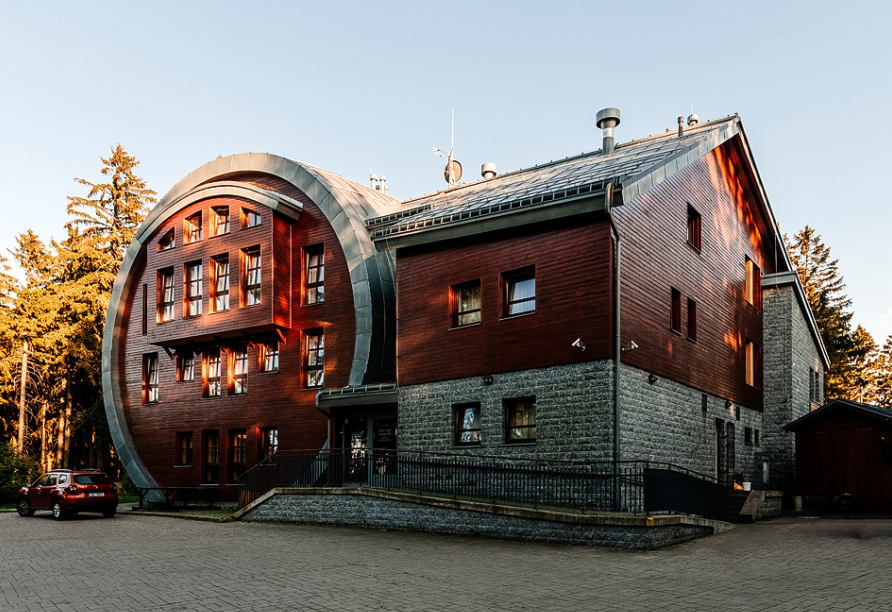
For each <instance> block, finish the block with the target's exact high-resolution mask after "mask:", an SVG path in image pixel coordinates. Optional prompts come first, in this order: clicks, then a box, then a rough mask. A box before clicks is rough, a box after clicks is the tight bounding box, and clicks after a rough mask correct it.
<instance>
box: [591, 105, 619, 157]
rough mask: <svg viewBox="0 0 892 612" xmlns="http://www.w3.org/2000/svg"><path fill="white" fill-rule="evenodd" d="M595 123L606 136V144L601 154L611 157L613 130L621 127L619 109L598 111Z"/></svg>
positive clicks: (602, 147)
mask: <svg viewBox="0 0 892 612" xmlns="http://www.w3.org/2000/svg"><path fill="white" fill-rule="evenodd" d="M595 121H596V123H597V125H598V127H599V128H601V132H602V134H603V135H604V144H603V145H602V146H601V153H602V154H604V155H610V154H611V153H613V128H615V127H616V126H618V125H619V109H618V108H604V109H601V110H599V111H598V115H597V117H596V118H595Z"/></svg>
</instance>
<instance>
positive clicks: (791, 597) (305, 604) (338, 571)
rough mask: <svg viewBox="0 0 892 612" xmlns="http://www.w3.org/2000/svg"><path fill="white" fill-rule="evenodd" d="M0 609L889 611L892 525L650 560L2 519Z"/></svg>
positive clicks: (464, 542)
mask: <svg viewBox="0 0 892 612" xmlns="http://www.w3.org/2000/svg"><path fill="white" fill-rule="evenodd" d="M0 551H2V552H0V610H3V611H6V610H14V611H16V612H19V611H31V610H33V611H40V612H45V611H55V610H71V611H78V612H80V611H84V610H153V611H155V610H163V611H174V610H188V611H193V610H195V611H197V610H201V611H205V610H213V611H215V612H219V611H226V610H412V611H415V610H462V611H476V610H673V611H675V610H723V611H725V610H760V611H764V610H772V611H788V610H810V611H817V610H834V611H836V610H884V611H888V610H890V609H892V578H890V574H892V554H890V553H892V520H874V521H864V520H861V521H858V520H824V519H821V520H818V519H783V520H778V521H774V522H771V523H762V524H757V525H746V526H741V527H739V528H737V529H735V530H734V531H731V532H728V533H725V534H721V535H718V536H713V537H711V538H704V539H701V540H698V541H695V542H690V543H687V544H683V545H681V546H676V547H674V548H670V549H665V550H662V551H657V552H647V553H642V552H625V551H608V550H599V549H591V548H581V547H567V546H550V545H542V544H525V543H519V542H502V541H495V540H478V539H472V538H459V537H446V536H432V535H424V534H416V533H399V532H382V531H366V530H359V529H346V528H322V527H304V526H296V525H263V524H246V523H224V524H220V523H205V522H195V521H187V520H181V519H174V518H162V517H152V516H136V515H132V514H128V513H121V514H119V515H118V516H117V517H116V518H114V519H111V520H108V519H103V518H101V516H100V515H92V516H91V515H81V516H79V517H78V518H77V519H75V520H71V521H67V522H55V521H53V520H52V519H51V518H50V516H49V513H46V512H38V513H37V514H36V515H35V516H34V517H32V518H28V519H23V518H20V517H19V516H18V515H16V514H14V513H0Z"/></svg>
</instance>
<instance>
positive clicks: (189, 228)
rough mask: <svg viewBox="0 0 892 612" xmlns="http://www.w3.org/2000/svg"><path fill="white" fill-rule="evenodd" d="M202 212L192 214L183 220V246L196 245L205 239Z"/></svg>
mask: <svg viewBox="0 0 892 612" xmlns="http://www.w3.org/2000/svg"><path fill="white" fill-rule="evenodd" d="M203 217H204V215H202V211H198V212H197V213H194V214H191V215H189V216H188V217H186V218H185V219H183V244H195V243H196V242H201V241H202V239H204V227H203V220H204V218H203Z"/></svg>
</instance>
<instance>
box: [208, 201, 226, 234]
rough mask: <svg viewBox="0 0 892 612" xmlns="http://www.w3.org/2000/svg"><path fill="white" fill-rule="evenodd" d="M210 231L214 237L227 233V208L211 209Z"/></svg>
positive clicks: (217, 207)
mask: <svg viewBox="0 0 892 612" xmlns="http://www.w3.org/2000/svg"><path fill="white" fill-rule="evenodd" d="M211 230H212V231H213V235H214V236H222V235H224V234H228V233H229V207H228V206H216V207H214V208H212V209H211Z"/></svg>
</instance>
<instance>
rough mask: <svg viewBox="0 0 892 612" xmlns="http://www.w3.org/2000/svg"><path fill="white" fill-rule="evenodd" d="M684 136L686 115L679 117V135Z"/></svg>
mask: <svg viewBox="0 0 892 612" xmlns="http://www.w3.org/2000/svg"><path fill="white" fill-rule="evenodd" d="M682 136H684V117H679V118H678V137H679V138H681V137H682Z"/></svg>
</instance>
